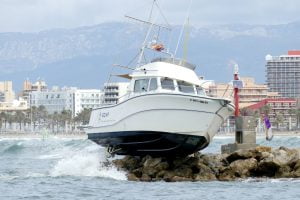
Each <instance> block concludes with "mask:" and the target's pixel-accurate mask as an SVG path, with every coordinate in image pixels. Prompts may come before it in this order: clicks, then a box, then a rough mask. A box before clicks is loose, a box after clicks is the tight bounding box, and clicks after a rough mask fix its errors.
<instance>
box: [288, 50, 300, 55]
mask: <svg viewBox="0 0 300 200" xmlns="http://www.w3.org/2000/svg"><path fill="white" fill-rule="evenodd" d="M288 55H289V56H300V50H291V51H288Z"/></svg>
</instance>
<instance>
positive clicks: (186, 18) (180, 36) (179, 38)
mask: <svg viewBox="0 0 300 200" xmlns="http://www.w3.org/2000/svg"><path fill="white" fill-rule="evenodd" d="M192 2H193V0H190V5H189V8H188V10H187V13H186V17H185V20H184V23H183V25H182V28H181V31H180V34H179V37H178V41H177V45H176V49H175V52H174V57H175V56H176V54H177V50H178V47H179V43H180V40H181V38H182V34H183V30H184V26H185V24H186V22H187V20H188V18H189V15H190V10H191V6H192Z"/></svg>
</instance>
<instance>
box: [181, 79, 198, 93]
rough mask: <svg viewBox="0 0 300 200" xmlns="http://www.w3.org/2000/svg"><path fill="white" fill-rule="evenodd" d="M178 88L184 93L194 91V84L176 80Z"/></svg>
mask: <svg viewBox="0 0 300 200" xmlns="http://www.w3.org/2000/svg"><path fill="white" fill-rule="evenodd" d="M177 85H178V90H179V91H180V92H184V93H195V91H194V85H192V84H190V83H187V82H184V81H177Z"/></svg>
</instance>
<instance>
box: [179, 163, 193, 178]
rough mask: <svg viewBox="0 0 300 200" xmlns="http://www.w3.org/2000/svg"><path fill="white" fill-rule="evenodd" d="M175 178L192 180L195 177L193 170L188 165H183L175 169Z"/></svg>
mask: <svg viewBox="0 0 300 200" xmlns="http://www.w3.org/2000/svg"><path fill="white" fill-rule="evenodd" d="M174 174H175V176H180V177H186V178H191V177H193V170H192V169H191V168H190V167H189V166H188V165H182V166H180V167H177V168H175V169H174Z"/></svg>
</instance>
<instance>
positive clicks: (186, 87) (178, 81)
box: [129, 58, 206, 95]
mask: <svg viewBox="0 0 300 200" xmlns="http://www.w3.org/2000/svg"><path fill="white" fill-rule="evenodd" d="M194 70H195V66H194V65H192V64H190V63H188V62H186V61H183V60H178V59H173V58H158V59H155V60H153V61H152V62H150V63H148V64H146V65H143V66H141V67H139V68H137V69H136V70H135V71H134V72H133V73H132V75H131V78H132V79H131V84H130V86H129V93H130V94H133V95H141V94H144V93H165V92H167V93H170V92H174V93H186V94H193V95H206V94H205V90H204V89H203V88H202V87H201V84H203V81H201V80H200V79H199V78H198V76H197V75H196V73H195V71H194Z"/></svg>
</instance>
